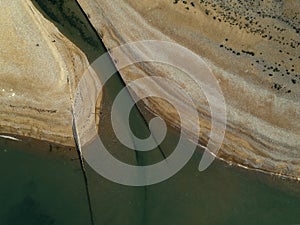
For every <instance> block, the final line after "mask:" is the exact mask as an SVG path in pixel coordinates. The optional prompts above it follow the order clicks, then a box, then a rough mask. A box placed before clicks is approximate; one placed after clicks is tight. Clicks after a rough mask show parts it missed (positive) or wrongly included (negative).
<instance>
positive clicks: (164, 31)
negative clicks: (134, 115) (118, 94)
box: [78, 0, 300, 177]
mask: <svg viewBox="0 0 300 225" xmlns="http://www.w3.org/2000/svg"><path fill="white" fill-rule="evenodd" d="M78 2H79V3H80V5H81V6H82V8H83V10H84V11H85V12H86V14H87V16H88V18H89V19H90V21H91V22H92V24H93V26H94V27H95V28H96V30H97V31H98V33H99V35H100V36H101V38H102V39H103V42H104V44H105V45H106V47H107V48H108V49H112V48H114V47H116V46H118V45H120V44H124V43H127V42H132V41H138V40H149V39H151V40H153V39H154V40H166V41H172V42H176V43H179V44H181V45H183V46H185V47H187V48H189V49H190V50H192V51H193V52H195V53H197V54H198V55H199V56H201V57H203V59H204V60H205V61H206V63H207V64H208V65H209V67H210V68H211V69H212V71H213V73H214V75H215V76H216V77H217V79H218V81H219V84H220V86H221V88H222V91H223V93H224V97H225V100H226V105H227V119H228V123H227V130H226V134H225V139H224V141H223V145H222V148H221V151H219V153H218V155H219V157H222V158H225V159H226V160H227V161H228V160H232V161H235V162H237V163H240V164H243V165H246V166H250V167H252V168H259V169H263V170H266V171H272V172H275V173H280V174H285V175H288V176H294V177H300V102H299V97H300V86H299V85H300V80H299V79H300V74H299V73H300V67H299V65H300V64H299V62H300V53H299V45H300V37H299V30H300V26H299V23H300V16H299V8H300V1H288V0H286V1H271V0H270V1H263V2H262V1H254V2H253V1H251V2H252V3H253V4H252V3H251V4H250V3H247V2H246V1H237V0H230V1H205V0H201V1H177V0H175V1H172V0H164V1H161V0H145V1H134V0H126V1H117V0H91V1H87V0H78ZM150 75H155V76H162V77H167V78H170V79H171V80H173V81H175V82H177V83H178V84H179V85H180V86H181V87H183V88H184V90H185V91H186V92H187V93H189V94H190V95H191V96H193V97H194V99H196V103H197V108H198V111H199V112H200V114H201V119H200V121H199V124H194V126H198V125H200V127H201V131H200V135H199V136H200V141H201V144H203V145H205V144H206V143H207V141H208V136H209V130H210V126H211V123H210V113H209V107H208V104H207V102H206V99H205V96H204V95H203V94H201V93H200V91H199V89H197V88H196V87H194V86H192V85H190V84H189V80H188V78H187V77H186V75H185V74H183V73H182V72H180V71H177V70H174V68H171V67H168V66H162V65H157V64H137V65H134V66H130V67H128V68H126V69H123V70H122V71H121V76H122V77H123V79H124V80H125V82H127V83H128V82H130V81H132V80H135V79H137V78H140V77H146V76H150ZM147 88H154V87H147ZM155 88H160V90H161V91H162V92H167V93H169V94H170V96H176V93H174V91H173V89H172V88H170V87H168V86H162V85H161V84H159V83H157V84H156V87H155ZM143 90H144V87H140V89H139V90H138V91H137V92H136V94H137V95H138V96H139V95H141V94H142V93H143ZM199 94H200V97H199ZM145 103H146V105H147V106H148V107H149V109H150V110H151V111H153V112H155V113H158V114H161V115H163V116H164V117H165V118H166V119H167V120H168V121H169V122H170V123H172V124H174V125H175V126H176V125H178V123H179V121H178V116H176V112H175V111H174V109H173V108H171V107H169V106H168V105H167V104H165V103H164V102H162V101H161V100H159V99H152V100H149V99H148V101H145ZM182 104H183V105H184V104H185V103H184V102H182ZM187 107H188V106H187ZM187 113H189V112H188V111H187ZM189 130H192V128H191V127H190V128H189ZM191 135H193V134H192V133H191Z"/></svg>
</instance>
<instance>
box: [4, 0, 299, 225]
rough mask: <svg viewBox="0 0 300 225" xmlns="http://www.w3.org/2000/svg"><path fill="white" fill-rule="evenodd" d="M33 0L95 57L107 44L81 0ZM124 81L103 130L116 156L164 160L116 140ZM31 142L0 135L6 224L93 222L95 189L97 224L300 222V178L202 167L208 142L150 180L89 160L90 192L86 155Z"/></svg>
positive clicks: (169, 144) (172, 137)
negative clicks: (122, 175)
mask: <svg viewBox="0 0 300 225" xmlns="http://www.w3.org/2000/svg"><path fill="white" fill-rule="evenodd" d="M33 2H34V3H36V5H37V6H39V7H40V9H41V11H42V12H43V13H44V14H45V16H46V17H47V18H48V19H51V20H52V21H54V22H55V21H56V25H57V26H58V28H59V29H60V30H61V31H62V32H63V33H64V34H65V35H66V36H67V37H68V38H69V39H70V40H71V41H73V42H74V43H75V44H76V45H77V46H78V47H80V48H81V49H82V50H83V51H84V52H85V53H86V54H87V56H88V58H89V60H90V62H92V61H93V60H94V59H95V58H96V57H97V56H99V55H101V54H102V53H103V52H104V48H103V45H102V43H101V42H100V40H99V39H98V37H97V35H96V34H95V33H94V31H93V29H92V28H91V27H90V25H89V24H88V23H87V21H86V19H85V17H84V16H83V15H82V14H81V11H80V9H79V8H78V6H77V5H76V3H75V1H72V0H64V1H63V0H35V1H33ZM37 3H39V4H37ZM72 12H73V13H72ZM79 21H81V22H79ZM122 87H123V83H122V80H121V79H120V77H119V76H115V77H114V78H113V79H112V80H111V81H110V84H109V85H108V87H107V90H106V91H105V93H104V100H103V111H102V113H103V115H104V116H102V119H101V128H100V133H102V135H101V138H102V139H103V141H104V143H105V144H106V145H107V146H108V148H109V149H110V150H111V151H112V152H113V153H114V155H115V156H116V157H118V158H119V159H121V160H124V161H127V162H130V163H132V164H136V165H137V164H141V163H142V164H148V163H153V162H154V161H158V160H162V159H163V155H162V154H160V152H159V150H156V151H152V152H150V153H146V154H141V153H139V154H137V153H136V152H134V151H126V149H125V148H124V147H122V146H121V145H120V144H119V143H115V142H112V141H111V140H112V139H115V138H114V135H113V133H112V129H111V126H110V124H109V119H108V117H109V112H110V109H109V106H110V105H111V101H112V98H113V96H114V95H115V93H117V92H118V90H119V89H120V88H122ZM132 118H133V120H132V124H133V125H134V126H133V129H134V132H135V133H137V134H138V135H140V136H145V135H146V134H147V130H146V129H145V125H144V124H143V120H142V119H141V118H140V117H139V111H138V110H137V109H135V110H134V111H133V112H132ZM136 118H137V119H136ZM146 118H148V117H147V116H146ZM135 119H136V120H135ZM177 136H178V134H177V133H176V132H174V131H173V130H170V132H169V134H168V138H167V139H166V140H165V141H164V142H163V143H162V145H161V149H162V150H163V151H164V153H165V154H166V155H168V154H169V153H170V152H172V149H173V147H174V145H176V140H177ZM28 148H30V147H28V143H27V142H25V143H23V144H22V143H21V144H10V142H7V141H1V140H0V174H1V178H2V181H1V185H0V225H77V224H78V225H89V224H91V222H90V221H91V220H90V216H91V212H90V211H89V207H88V201H87V194H88V195H89V196H90V198H91V205H92V211H93V216H94V221H95V224H96V225H210V224H211V225H218V224H220V225H227V224H228V225H238V224H245V225H252V224H253V225H254V224H255V225H260V224H261V225H276V224H278V225H281V224H282V225H283V224H290V225H292V224H294V225H295V224H300V184H297V183H293V182H289V181H285V180H281V179H279V178H275V177H271V176H267V175H263V174H261V173H256V172H250V171H246V170H244V169H240V168H236V167H229V166H228V165H226V164H225V163H222V162H220V161H215V162H214V163H213V164H212V165H211V166H210V167H209V168H208V170H206V171H204V172H201V173H200V172H199V171H197V168H198V164H199V162H200V158H201V155H202V150H201V149H198V150H197V151H196V152H195V154H194V156H193V157H192V159H191V160H190V162H189V163H188V164H187V165H186V166H185V167H184V168H183V169H182V170H181V171H180V172H179V173H178V174H176V175H175V176H174V177H172V178H170V179H169V180H167V181H164V182H162V183H159V184H156V185H152V186H149V187H138V188H137V187H126V186H122V185H119V184H115V183H112V182H110V181H108V180H106V179H104V178H102V177H101V176H99V175H98V174H96V173H95V172H94V171H93V170H92V169H91V168H89V166H88V165H87V164H85V166H86V170H87V180H88V185H89V193H87V192H86V188H85V182H84V178H83V173H82V171H81V168H80V163H79V161H78V160H73V159H74V158H76V154H75V153H74V152H72V151H71V152H65V153H64V154H57V152H58V150H53V151H52V152H50V151H49V149H48V148H49V147H48V146H47V145H46V146H44V145H43V146H39V147H36V146H35V147H32V148H31V149H28ZM124 152H125V153H124Z"/></svg>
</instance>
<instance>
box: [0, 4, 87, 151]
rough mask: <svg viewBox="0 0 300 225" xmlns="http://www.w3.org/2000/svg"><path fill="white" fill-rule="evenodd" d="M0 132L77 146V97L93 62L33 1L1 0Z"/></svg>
mask: <svg viewBox="0 0 300 225" xmlns="http://www.w3.org/2000/svg"><path fill="white" fill-rule="evenodd" d="M0 17H1V19H0V21H1V22H0V26H1V31H2V32H1V33H0V43H1V48H0V133H2V134H16V135H21V136H26V137H33V138H36V139H39V140H46V141H50V142H55V143H59V144H63V145H66V146H73V145H74V140H73V135H72V121H71V120H72V116H71V102H72V101H71V98H72V96H73V95H74V91H75V87H76V85H77V83H78V80H79V79H80V77H81V76H82V74H83V72H84V69H85V68H86V67H87V65H88V61H87V58H86V56H85V55H84V54H83V52H82V51H81V50H80V49H78V48H77V47H76V46H75V45H74V44H73V43H71V42H70V41H69V40H68V39H67V38H65V37H64V36H63V35H62V34H61V33H60V32H59V31H58V29H57V28H56V27H55V26H54V25H53V24H52V23H51V22H49V21H48V20H46V19H45V18H44V17H43V16H42V15H41V14H40V12H39V11H38V10H37V9H36V8H35V7H34V6H33V4H32V2H31V1H30V0H16V1H10V0H1V9H0Z"/></svg>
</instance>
